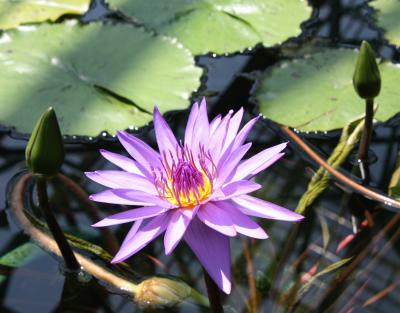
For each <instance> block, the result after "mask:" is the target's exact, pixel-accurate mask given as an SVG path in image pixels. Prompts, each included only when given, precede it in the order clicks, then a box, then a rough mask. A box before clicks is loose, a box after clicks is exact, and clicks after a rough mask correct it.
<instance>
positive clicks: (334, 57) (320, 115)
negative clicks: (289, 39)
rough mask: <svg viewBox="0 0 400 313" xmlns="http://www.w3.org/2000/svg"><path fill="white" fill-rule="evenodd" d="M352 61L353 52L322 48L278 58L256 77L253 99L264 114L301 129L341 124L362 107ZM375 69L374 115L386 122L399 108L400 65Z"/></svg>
mask: <svg viewBox="0 0 400 313" xmlns="http://www.w3.org/2000/svg"><path fill="white" fill-rule="evenodd" d="M356 59H357V51H355V50H350V49H328V48H326V49H322V50H321V51H319V52H316V53H313V54H310V55H307V56H306V57H304V58H302V59H294V60H292V61H285V62H282V63H280V64H278V65H276V66H274V67H272V68H271V69H269V70H267V71H266V72H265V73H264V75H263V76H262V77H261V78H260V80H259V81H258V82H257V84H256V88H255V90H254V93H253V97H254V98H253V99H254V100H255V101H256V102H257V103H258V104H259V109H260V112H261V113H262V114H263V115H265V116H266V117H267V118H269V119H272V120H274V121H276V122H278V123H281V124H284V125H288V126H291V127H295V128H297V129H299V130H302V131H328V130H333V129H337V128H343V127H344V126H345V125H347V124H349V122H350V121H352V120H354V119H356V118H357V117H358V116H360V115H362V114H363V112H364V111H365V104H364V101H363V100H362V99H360V98H359V97H358V96H357V94H356V92H355V91H354V88H353V84H352V76H353V71H354V66H355V62H356ZM379 68H380V71H381V76H382V89H381V92H380V95H379V96H378V98H377V99H376V101H377V103H378V110H377V112H376V115H375V118H376V119H377V120H379V121H386V120H388V119H389V118H391V117H392V116H394V115H395V114H396V113H398V112H399V111H400V106H399V99H400V90H399V89H398V82H399V80H400V68H399V66H398V65H395V64H392V63H387V62H385V63H381V64H380V65H379Z"/></svg>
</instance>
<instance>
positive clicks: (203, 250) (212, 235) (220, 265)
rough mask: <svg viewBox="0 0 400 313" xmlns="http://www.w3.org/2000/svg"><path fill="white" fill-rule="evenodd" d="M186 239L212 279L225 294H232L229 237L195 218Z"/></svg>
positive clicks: (186, 233)
mask: <svg viewBox="0 0 400 313" xmlns="http://www.w3.org/2000/svg"><path fill="white" fill-rule="evenodd" d="M184 238H185V240H186V242H187V243H188V245H189V246H190V248H191V249H192V251H193V252H194V254H195V255H196V256H197V258H198V259H199V261H200V263H201V264H202V265H203V267H204V268H205V269H206V271H207V272H208V274H209V275H210V276H211V278H212V279H213V280H214V281H215V283H216V284H217V285H218V287H219V288H220V289H222V290H223V291H224V292H225V293H227V294H229V293H230V292H231V281H230V280H231V256H230V246H229V237H226V236H224V235H221V234H220V233H218V232H216V231H215V230H213V229H211V228H209V227H207V226H205V225H204V224H203V223H201V222H200V221H199V220H198V219H197V218H194V219H193V221H192V222H191V223H190V226H189V227H188V228H187V230H186V232H185V235H184Z"/></svg>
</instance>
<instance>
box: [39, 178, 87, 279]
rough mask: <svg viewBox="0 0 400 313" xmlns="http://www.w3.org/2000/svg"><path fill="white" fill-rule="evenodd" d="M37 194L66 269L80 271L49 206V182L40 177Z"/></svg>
mask: <svg viewBox="0 0 400 313" xmlns="http://www.w3.org/2000/svg"><path fill="white" fill-rule="evenodd" d="M36 187H37V194H38V200H39V206H40V208H41V209H42V212H43V214H44V217H45V219H46V222H47V225H48V226H49V230H50V232H51V233H52V235H53V237H54V240H55V241H56V243H57V246H58V248H59V249H60V251H61V254H62V257H63V258H64V261H65V265H66V267H67V268H68V269H69V270H71V271H78V270H79V269H80V265H79V263H78V261H77V260H76V258H75V256H74V253H73V252H72V249H71V247H70V246H69V244H68V242H67V239H66V238H65V236H64V233H63V232H62V230H61V228H60V225H58V223H57V220H56V218H55V216H54V214H53V211H52V210H51V209H50V206H49V199H48V197H47V182H46V178H44V177H38V179H37V181H36Z"/></svg>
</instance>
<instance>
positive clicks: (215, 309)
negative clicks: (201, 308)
mask: <svg viewBox="0 0 400 313" xmlns="http://www.w3.org/2000/svg"><path fill="white" fill-rule="evenodd" d="M203 274H204V281H205V282H206V287H207V295H208V299H209V300H210V308H211V312H212V313H223V312H224V309H223V308H222V303H221V295H220V291H219V288H218V286H217V284H216V283H215V282H214V281H213V280H212V278H211V277H210V275H208V273H207V271H206V270H205V269H204V268H203Z"/></svg>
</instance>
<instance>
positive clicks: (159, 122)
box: [153, 107, 178, 156]
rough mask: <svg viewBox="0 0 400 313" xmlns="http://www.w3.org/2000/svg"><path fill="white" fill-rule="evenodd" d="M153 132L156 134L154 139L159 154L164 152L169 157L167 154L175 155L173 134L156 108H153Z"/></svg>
mask: <svg viewBox="0 0 400 313" xmlns="http://www.w3.org/2000/svg"><path fill="white" fill-rule="evenodd" d="M153 115H154V130H155V132H156V139H157V144H158V149H159V150H160V153H163V152H165V153H166V155H167V156H169V155H170V154H169V152H172V153H173V154H174V155H175V152H176V148H177V146H178V142H177V141H176V138H175V135H174V134H173V132H172V130H171V128H170V127H169V125H168V123H167V122H166V121H165V120H164V118H163V117H162V116H161V114H160V111H158V108H157V107H154V114H153Z"/></svg>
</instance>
